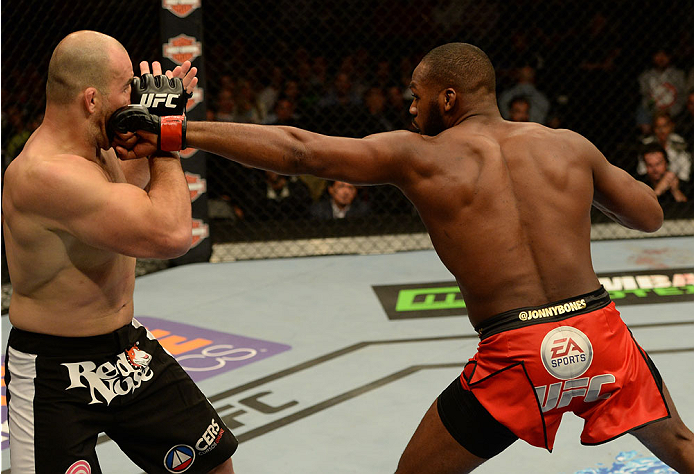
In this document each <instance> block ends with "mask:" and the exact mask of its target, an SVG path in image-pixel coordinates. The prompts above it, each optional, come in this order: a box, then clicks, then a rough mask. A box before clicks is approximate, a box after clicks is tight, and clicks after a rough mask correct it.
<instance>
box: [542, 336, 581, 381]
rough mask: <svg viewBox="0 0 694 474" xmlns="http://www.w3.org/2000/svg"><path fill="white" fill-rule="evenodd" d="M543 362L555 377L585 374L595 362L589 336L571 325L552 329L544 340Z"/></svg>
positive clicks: (571, 376)
mask: <svg viewBox="0 0 694 474" xmlns="http://www.w3.org/2000/svg"><path fill="white" fill-rule="evenodd" d="M540 355H541V358H542V363H543V364H544V366H545V369H547V372H549V373H550V374H551V375H552V376H553V377H556V378H558V379H560V380H570V379H573V378H576V377H580V376H581V375H583V374H584V373H585V372H586V370H588V368H589V367H590V364H591V363H592V362H593V345H592V344H591V343H590V339H588V336H586V335H585V334H583V332H581V331H579V330H578V329H576V328H574V327H571V326H561V327H558V328H555V329H552V330H551V331H550V332H548V333H547V335H546V336H545V337H544V339H543V340H542V345H541V348H540Z"/></svg>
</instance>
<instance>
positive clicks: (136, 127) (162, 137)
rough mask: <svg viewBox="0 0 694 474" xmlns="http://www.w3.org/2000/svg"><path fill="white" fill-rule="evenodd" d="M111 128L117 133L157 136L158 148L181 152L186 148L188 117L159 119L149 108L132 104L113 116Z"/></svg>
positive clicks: (174, 116) (170, 116)
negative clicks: (144, 133) (151, 134)
mask: <svg viewBox="0 0 694 474" xmlns="http://www.w3.org/2000/svg"><path fill="white" fill-rule="evenodd" d="M109 127H110V128H111V129H113V131H115V132H116V133H121V134H125V133H127V132H140V131H142V132H149V133H153V134H155V135H156V136H157V148H158V149H159V150H163V151H179V150H182V149H183V148H185V147H186V116H185V115H169V116H165V117H159V116H157V115H154V114H152V113H150V111H149V110H148V109H147V107H145V106H143V105H138V104H131V105H128V106H126V107H123V108H121V109H119V110H117V111H116V112H114V114H113V115H112V116H111V120H109Z"/></svg>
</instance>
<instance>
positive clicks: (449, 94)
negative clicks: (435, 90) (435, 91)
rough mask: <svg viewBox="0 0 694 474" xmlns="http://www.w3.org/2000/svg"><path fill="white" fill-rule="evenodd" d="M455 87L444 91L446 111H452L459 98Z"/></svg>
mask: <svg viewBox="0 0 694 474" xmlns="http://www.w3.org/2000/svg"><path fill="white" fill-rule="evenodd" d="M457 98H458V97H457V95H456V93H455V89H453V88H451V87H449V88H447V89H444V91H443V110H444V111H445V112H450V111H451V110H453V108H454V107H455V101H456V99H457Z"/></svg>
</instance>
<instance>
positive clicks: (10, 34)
mask: <svg viewBox="0 0 694 474" xmlns="http://www.w3.org/2000/svg"><path fill="white" fill-rule="evenodd" d="M691 6H692V4H691V0H672V1H669V2H662V1H656V0H643V1H639V2H633V1H626V0H614V1H611V2H596V1H585V0H518V1H514V2H506V1H502V0H476V1H471V0H438V1H434V0H399V1H393V0H371V1H365V0H348V1H334V0H272V1H261V0H245V1H210V0H162V1H154V0H147V1H141V0H140V1H134V0H121V1H118V2H113V1H109V0H73V1H71V2H45V1H43V0H18V1H15V2H3V4H2V14H1V18H2V163H3V172H4V170H5V168H6V167H7V165H8V164H9V163H10V162H11V161H12V159H14V158H15V157H16V156H17V155H18V154H19V152H20V151H21V149H22V147H23V145H24V142H25V141H26V139H27V138H28V136H29V135H30V134H31V132H32V131H33V130H34V129H35V127H36V126H37V125H38V123H40V120H41V118H42V112H43V108H44V105H45V93H44V89H45V78H46V71H47V66H48V62H49V59H50V55H51V52H52V50H53V48H54V47H55V46H56V44H57V43H58V41H59V40H60V39H61V38H63V37H64V36H65V35H66V34H68V33H70V32H72V31H76V30H80V29H92V30H97V31H101V32H103V33H107V34H109V35H111V36H114V37H115V38H117V39H118V40H119V41H120V42H121V43H123V45H124V46H125V47H126V49H127V50H128V52H129V53H130V56H131V59H132V61H133V65H134V69H135V71H136V72H137V71H138V68H137V65H138V63H139V62H140V61H142V60H148V61H152V60H162V58H163V56H162V55H163V53H162V51H163V48H162V44H163V43H164V42H165V41H166V39H165V36H166V32H163V30H164V29H165V28H166V27H165V23H166V22H165V21H164V19H165V16H166V15H170V14H171V12H177V13H178V14H179V16H181V15H180V14H181V13H184V15H183V16H185V14H187V13H188V11H189V10H196V15H197V16H196V17H195V19H194V20H193V23H194V25H193V26H194V27H195V28H196V31H197V32H198V35H199V36H198V37H197V38H196V40H197V42H198V43H196V44H199V45H200V51H201V52H200V54H199V55H198V56H196V57H195V60H194V62H193V63H194V65H196V66H198V67H200V68H201V69H203V70H204V71H205V77H204V97H202V98H201V99H202V100H201V103H200V104H198V105H197V107H198V112H199V113H201V115H200V117H201V118H203V119H207V120H218V121H236V122H251V123H261V124H287V125H295V126H298V127H301V128H304V129H308V130H312V131H316V132H320V133H325V134H329V135H340V136H349V137H363V136H366V135H369V134H372V133H377V132H383V131H388V130H394V129H408V128H411V121H410V117H409V114H408V107H409V103H410V100H411V95H410V91H409V89H408V85H409V82H410V77H411V73H412V71H413V69H414V67H415V66H416V65H417V63H418V61H419V60H420V59H421V58H422V56H423V55H424V54H426V53H427V52H428V51H429V50H430V49H432V48H433V47H436V46H438V45H440V44H444V43H448V42H457V41H460V42H468V43H472V44H475V45H477V46H479V47H481V48H482V49H483V50H484V51H486V52H487V53H488V55H489V56H490V58H491V60H492V62H493V64H494V66H495V69H496V72H497V93H498V99H499V104H500V108H501V110H502V113H503V114H504V116H505V117H506V118H508V119H512V120H530V121H535V122H540V123H542V124H545V125H546V126H548V127H552V128H568V129H571V130H575V131H577V132H579V133H581V134H583V135H584V136H586V137H587V138H588V139H590V140H591V141H592V142H593V143H595V145H597V146H598V148H599V149H600V150H601V151H602V152H603V153H604V154H605V156H606V157H607V158H608V159H609V161H610V162H612V163H613V164H615V165H617V166H619V167H621V168H623V169H625V170H627V171H628V172H629V173H631V174H633V175H634V176H636V177H640V178H641V179H644V180H647V175H646V174H642V173H645V166H644V165H643V164H642V160H643V158H642V151H643V147H644V144H646V143H648V142H660V143H662V144H665V146H666V148H667V153H668V156H669V158H670V167H671V169H672V170H673V172H676V175H677V176H678V178H679V183H680V189H681V190H682V191H683V193H685V195H686V196H687V197H688V198H689V199H688V201H687V202H670V201H674V199H669V200H668V199H664V200H663V201H664V202H663V203H662V205H663V209H664V211H665V216H666V221H665V224H664V226H663V228H662V229H661V230H660V231H658V232H657V233H655V234H649V235H646V234H641V233H636V232H631V231H629V230H627V229H624V228H621V227H620V226H618V225H616V224H614V223H612V222H611V221H610V220H609V219H608V218H606V217H605V216H604V215H602V214H601V213H600V212H599V211H597V210H594V211H593V213H592V220H593V231H592V237H593V239H596V240H600V239H621V238H641V237H651V236H653V235H655V236H663V235H668V236H672V235H694V220H693V218H694V211H693V209H694V205H693V204H692V202H694V186H690V184H689V183H690V182H691V181H694V177H692V176H691V174H692V172H691V159H692V158H691V154H692V144H694V125H693V121H694V8H691ZM659 120H660V121H661V122H659ZM663 124H664V125H663ZM654 125H655V126H654ZM663 129H665V130H666V133H665V134H664V135H662V134H660V135H659V132H660V131H662V130H663ZM668 132H669V135H668V134H667V133H668ZM203 160H204V161H203V163H204V167H205V172H204V179H203V180H202V182H200V181H198V182H196V183H195V185H196V186H197V188H196V190H197V192H204V193H205V194H206V195H205V200H204V201H202V202H204V203H205V204H206V207H205V209H204V210H203V216H204V221H205V228H206V229H208V231H207V230H206V232H205V234H204V235H203V237H204V238H206V239H208V240H209V249H210V250H209V252H207V253H206V254H205V255H204V256H203V257H202V259H200V260H203V261H212V262H219V261H232V260H241V259H259V258H274V257H288V256H304V255H324V254H341V253H350V254H372V253H388V252H396V251H403V250H415V249H428V248H431V242H430V240H429V238H428V236H427V234H426V230H425V228H424V226H423V224H422V222H421V220H420V218H419V216H418V215H417V212H416V210H415V209H414V208H413V206H412V205H411V204H410V203H409V201H408V200H407V199H406V198H405V197H404V196H403V195H402V193H401V192H400V191H399V190H398V189H397V188H395V187H393V186H388V185H383V186H363V187H357V188H356V190H355V189H353V188H352V187H350V186H343V185H342V183H332V182H328V181H325V180H322V179H317V178H314V177H311V176H288V177H284V176H277V175H274V174H272V173H266V172H264V171H261V170H257V169H250V168H247V167H244V166H241V165H239V164H236V163H234V162H232V161H228V160H225V159H222V158H220V157H216V156H214V155H210V154H207V155H206V156H204V158H203ZM640 163H641V164H640ZM676 166H677V167H678V168H677V169H675V167H676ZM338 189H341V190H340V191H338ZM191 191H193V185H192V184H191ZM331 192H334V193H337V192H344V193H346V194H347V195H349V197H351V196H352V195H354V201H353V202H352V205H351V208H352V210H353V211H354V212H350V213H348V214H347V216H346V217H345V218H333V216H332V214H331V213H330V212H329V211H330V209H331V208H330V205H329V203H328V200H329V199H330V196H331ZM666 201H667V202H666ZM326 210H327V211H326ZM3 254H4V249H3ZM3 257H4V256H3ZM138 263H139V265H138V273H140V274H141V273H146V272H150V271H154V270H157V269H161V268H165V267H167V266H170V265H172V264H176V262H170V261H158V260H142V261H140V262H138ZM2 282H3V287H4V288H6V287H7V286H8V285H9V284H10V281H9V277H8V275H7V272H6V265H5V262H4V258H3V275H2ZM6 299H7V298H3V308H5V306H6Z"/></svg>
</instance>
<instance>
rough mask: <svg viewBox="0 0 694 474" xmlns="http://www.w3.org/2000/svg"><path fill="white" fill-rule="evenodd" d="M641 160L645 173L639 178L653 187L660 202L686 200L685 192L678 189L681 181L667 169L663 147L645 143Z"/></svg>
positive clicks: (666, 159)
mask: <svg viewBox="0 0 694 474" xmlns="http://www.w3.org/2000/svg"><path fill="white" fill-rule="evenodd" d="M643 162H644V163H645V166H646V175H645V176H643V177H639V179H640V180H641V181H643V182H644V183H646V184H648V185H649V186H650V187H652V188H653V190H654V191H655V193H656V194H657V195H658V201H659V202H660V203H661V204H663V203H670V202H686V201H687V196H686V194H685V192H684V191H683V190H682V189H680V186H681V181H680V180H679V178H678V177H677V175H676V174H675V173H673V172H672V171H670V170H669V169H668V164H669V163H668V158H667V153H665V150H664V149H663V147H661V146H660V145H659V144H658V143H651V144H649V145H646V147H645V148H644V151H643Z"/></svg>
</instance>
